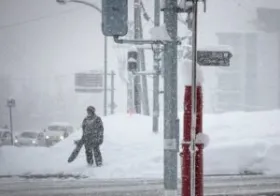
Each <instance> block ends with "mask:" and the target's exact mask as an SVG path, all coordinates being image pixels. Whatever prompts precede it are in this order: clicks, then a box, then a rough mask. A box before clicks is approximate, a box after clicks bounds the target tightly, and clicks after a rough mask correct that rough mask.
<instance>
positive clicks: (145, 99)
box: [138, 2, 150, 116]
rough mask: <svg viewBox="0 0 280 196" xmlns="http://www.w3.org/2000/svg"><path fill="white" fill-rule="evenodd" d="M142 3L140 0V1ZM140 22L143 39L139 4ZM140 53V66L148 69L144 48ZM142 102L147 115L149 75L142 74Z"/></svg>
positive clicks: (148, 109)
mask: <svg viewBox="0 0 280 196" xmlns="http://www.w3.org/2000/svg"><path fill="white" fill-rule="evenodd" d="M139 3H140V2H139ZM138 18H139V19H138V22H139V36H140V37H139V38H140V39H143V29H142V20H141V9H140V5H139V15H138ZM138 51H139V52H138V53H139V60H140V68H141V71H146V63H145V52H144V49H143V48H139V49H138ZM141 78H142V99H141V100H142V104H143V114H144V115H146V116H149V115H150V107H149V96H148V83H147V76H146V75H142V76H141Z"/></svg>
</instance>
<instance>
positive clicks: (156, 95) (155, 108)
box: [153, 0, 160, 133]
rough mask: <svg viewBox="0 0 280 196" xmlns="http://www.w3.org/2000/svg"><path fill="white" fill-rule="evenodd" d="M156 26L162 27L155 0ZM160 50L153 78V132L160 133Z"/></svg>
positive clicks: (157, 2)
mask: <svg viewBox="0 0 280 196" xmlns="http://www.w3.org/2000/svg"><path fill="white" fill-rule="evenodd" d="M154 6H155V10H154V25H155V27H158V26H159V25H160V0H155V5H154ZM159 53H160V48H159V45H156V47H155V51H154V71H155V72H156V73H157V74H156V75H154V76H153V132H155V133H157V132H158V118H159V74H160V57H159V55H160V54H159Z"/></svg>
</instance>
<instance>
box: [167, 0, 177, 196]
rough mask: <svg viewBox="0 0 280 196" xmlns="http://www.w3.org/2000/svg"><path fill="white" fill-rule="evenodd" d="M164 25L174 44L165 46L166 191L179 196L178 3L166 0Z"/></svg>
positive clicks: (168, 193) (169, 195)
mask: <svg viewBox="0 0 280 196" xmlns="http://www.w3.org/2000/svg"><path fill="white" fill-rule="evenodd" d="M165 2H166V6H165V9H164V23H165V24H166V27H167V29H166V30H167V32H168V34H169V36H170V37H171V39H172V40H174V41H172V42H168V43H166V44H165V46H164V189H165V195H168V196H171V195H172V196H173V195H174V196H175V195H177V175H178V174H177V172H178V171H177V162H178V160H177V139H176V120H177V115H178V114H177V42H176V40H177V1H174V0H166V1H165Z"/></svg>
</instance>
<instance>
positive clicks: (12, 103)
mask: <svg viewBox="0 0 280 196" xmlns="http://www.w3.org/2000/svg"><path fill="white" fill-rule="evenodd" d="M7 106H8V107H15V106H16V100H14V99H8V100H7Z"/></svg>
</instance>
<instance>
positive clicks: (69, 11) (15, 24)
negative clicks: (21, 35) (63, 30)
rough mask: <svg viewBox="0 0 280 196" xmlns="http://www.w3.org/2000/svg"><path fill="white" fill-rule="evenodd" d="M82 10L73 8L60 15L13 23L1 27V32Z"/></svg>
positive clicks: (59, 13)
mask: <svg viewBox="0 0 280 196" xmlns="http://www.w3.org/2000/svg"><path fill="white" fill-rule="evenodd" d="M80 10H81V8H72V9H68V10H65V11H62V12H58V13H55V14H50V15H45V16H40V17H37V18H33V19H29V20H26V21H21V22H16V23H13V24H7V25H2V26H0V31H1V30H6V29H10V28H13V27H18V26H22V25H26V24H29V23H33V22H37V21H41V20H45V19H50V18H54V17H56V16H59V15H63V14H69V13H73V12H76V11H80Z"/></svg>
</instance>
